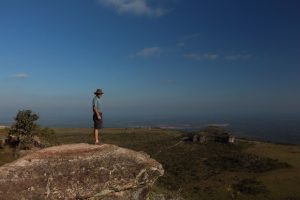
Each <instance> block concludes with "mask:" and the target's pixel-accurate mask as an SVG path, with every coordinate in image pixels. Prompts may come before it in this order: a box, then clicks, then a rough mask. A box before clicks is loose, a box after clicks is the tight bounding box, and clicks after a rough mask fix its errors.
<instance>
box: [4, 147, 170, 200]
mask: <svg viewBox="0 0 300 200" xmlns="http://www.w3.org/2000/svg"><path fill="white" fill-rule="evenodd" d="M163 173H164V170H163V168H162V166H161V164H160V163H158V162H157V161H155V160H154V159H151V158H150V157H149V156H148V155H147V154H145V153H139V152H136V151H133V150H129V149H125V148H120V147H117V146H115V145H110V144H103V145H90V144H83V143H81V144H68V145H61V146H55V147H50V148H46V149H42V150H39V151H36V152H33V153H31V154H29V155H27V156H25V157H23V158H20V159H18V160H16V161H14V162H12V163H9V164H6V165H4V166H2V167H0V199H11V200H14V199H18V200H20V199H24V200H25V199H89V200H100V199H101V200H106V199H107V200H108V199H109V200H125V199H126V200H130V199H132V200H144V199H146V198H147V194H148V192H149V189H150V187H151V186H152V185H153V184H154V182H155V181H156V180H157V178H158V177H159V176H162V175H163Z"/></svg>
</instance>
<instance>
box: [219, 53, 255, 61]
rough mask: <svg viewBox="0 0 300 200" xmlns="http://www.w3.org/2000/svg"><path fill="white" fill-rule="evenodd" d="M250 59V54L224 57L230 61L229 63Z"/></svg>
mask: <svg viewBox="0 0 300 200" xmlns="http://www.w3.org/2000/svg"><path fill="white" fill-rule="evenodd" d="M251 57H252V55H250V54H236V55H229V56H225V60H230V61H238V60H247V59H250V58H251Z"/></svg>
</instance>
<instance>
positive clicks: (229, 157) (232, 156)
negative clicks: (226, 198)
mask: <svg viewBox="0 0 300 200" xmlns="http://www.w3.org/2000/svg"><path fill="white" fill-rule="evenodd" d="M205 164H206V165H207V166H209V167H211V168H214V169H220V170H225V171H246V172H255V173H260V172H267V171H271V170H275V169H280V168H286V167H290V165H289V164H287V163H285V162H280V161H278V160H274V159H271V158H263V157H259V156H256V155H254V154H247V153H237V152H235V153H227V154H225V155H219V156H214V157H210V158H209V159H207V160H206V161H205Z"/></svg>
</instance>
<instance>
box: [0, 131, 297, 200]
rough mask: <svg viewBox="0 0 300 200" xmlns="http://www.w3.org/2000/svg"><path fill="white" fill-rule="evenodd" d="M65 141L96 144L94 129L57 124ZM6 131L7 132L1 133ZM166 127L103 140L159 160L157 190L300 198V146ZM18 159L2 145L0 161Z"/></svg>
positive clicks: (225, 199) (201, 198)
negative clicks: (187, 134)
mask: <svg viewBox="0 0 300 200" xmlns="http://www.w3.org/2000/svg"><path fill="white" fill-rule="evenodd" d="M55 131H56V133H57V137H58V140H59V142H60V143H61V144H62V143H65V144H66V143H81V142H84V143H91V144H93V130H92V129H76V128H75V129H74V128H72V129H63V128H60V129H55ZM0 133H1V132H0ZM182 135H183V133H181V132H179V131H175V130H163V129H138V128H136V129H133V128H127V129H125V128H120V129H117V128H114V129H104V130H103V131H102V134H101V140H102V142H104V143H110V144H115V145H118V146H121V147H126V148H130V149H133V150H136V151H144V152H146V153H148V154H149V155H150V156H151V157H152V158H154V159H156V160H157V161H159V162H160V163H161V164H162V165H163V167H164V169H165V175H164V176H163V177H161V178H160V179H159V180H158V181H157V182H156V184H155V186H154V188H153V190H152V192H153V193H163V194H164V195H165V196H166V197H174V196H176V195H178V196H181V197H183V198H184V199H190V200H207V199H214V200H232V199H240V200H248V199H252V200H254V199H255V200H267V199H268V200H300V190H299V188H300V147H299V146H296V145H279V144H272V143H264V142H257V141H247V140H238V141H237V143H236V144H231V145H229V144H217V143H209V144H199V143H191V142H182V141H181V140H180V139H181V137H182ZM11 160H12V152H11V150H9V149H7V148H6V149H2V150H0V165H1V164H4V163H5V162H10V161H11Z"/></svg>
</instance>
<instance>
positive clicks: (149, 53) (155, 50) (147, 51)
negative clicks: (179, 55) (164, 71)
mask: <svg viewBox="0 0 300 200" xmlns="http://www.w3.org/2000/svg"><path fill="white" fill-rule="evenodd" d="M161 53H162V49H161V48H160V47H151V48H144V49H142V50H141V51H139V52H138V53H137V54H136V55H137V56H141V57H158V56H160V55H161Z"/></svg>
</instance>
